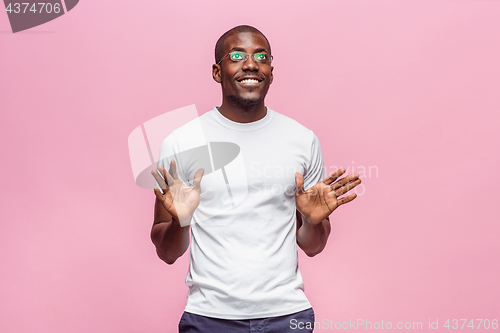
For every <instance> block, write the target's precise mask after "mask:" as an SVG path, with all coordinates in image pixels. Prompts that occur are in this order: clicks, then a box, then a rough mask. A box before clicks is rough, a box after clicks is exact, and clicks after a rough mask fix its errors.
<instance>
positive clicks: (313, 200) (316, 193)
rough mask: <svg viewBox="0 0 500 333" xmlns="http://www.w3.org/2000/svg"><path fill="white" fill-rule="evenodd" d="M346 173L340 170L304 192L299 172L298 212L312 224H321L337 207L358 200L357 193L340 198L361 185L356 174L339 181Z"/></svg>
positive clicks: (297, 179)
mask: <svg viewBox="0 0 500 333" xmlns="http://www.w3.org/2000/svg"><path fill="white" fill-rule="evenodd" d="M344 172H345V170H344V169H339V170H337V171H335V172H334V173H332V174H331V175H330V176H329V177H327V178H325V179H324V180H322V181H320V182H318V183H316V184H315V185H314V186H313V187H311V188H310V189H308V190H304V179H303V178H302V175H301V174H300V173H298V172H297V173H295V183H296V185H297V190H296V191H295V205H296V207H297V210H298V211H299V212H301V213H302V215H304V216H305V217H306V218H307V219H308V220H309V221H310V222H312V223H314V224H319V223H321V222H322V221H323V220H324V219H326V218H327V217H328V216H329V215H330V214H331V213H332V212H333V211H334V210H335V209H337V207H339V206H340V205H342V204H345V203H348V202H350V201H352V200H354V199H355V198H356V193H351V194H349V195H348V196H346V197H343V198H339V196H341V195H343V194H345V193H347V192H348V191H350V190H351V189H353V188H354V187H356V186H358V185H359V184H361V179H359V175H358V174H355V173H354V174H351V175H349V176H346V177H344V178H342V179H340V180H337V178H339V177H340V176H341V175H342V174H344ZM335 180H337V181H335Z"/></svg>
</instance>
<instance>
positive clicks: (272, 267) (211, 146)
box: [158, 108, 325, 319]
mask: <svg viewBox="0 0 500 333" xmlns="http://www.w3.org/2000/svg"><path fill="white" fill-rule="evenodd" d="M207 143H208V144H207ZM172 158H174V159H175V160H176V165H177V172H178V174H179V177H180V178H181V179H182V180H183V181H184V183H185V184H187V185H190V186H191V185H192V181H193V177H194V174H195V172H196V171H197V170H198V169H199V168H200V167H203V168H205V174H204V176H203V179H202V181H201V196H200V204H199V206H198V208H197V209H196V212H195V214H194V216H193V219H192V221H191V248H190V255H189V271H188V274H187V276H186V284H187V286H188V287H189V292H188V296H187V304H186V308H185V311H186V312H190V313H194V314H198V315H203V316H207V317H213V318H222V319H252V318H262V317H272V316H281V315H286V314H290V313H294V312H298V311H302V310H305V309H307V308H310V307H311V304H310V303H309V301H308V300H307V298H306V296H305V294H304V285H303V281H302V276H301V274H300V270H299V268H298V260H297V258H298V254H297V243H296V207H295V197H294V190H295V188H296V184H295V172H299V173H300V174H302V175H303V177H304V186H305V188H306V189H308V188H309V187H311V186H313V185H314V184H316V183H317V182H319V181H321V180H323V179H324V178H325V169H324V163H323V156H322V153H321V147H320V144H319V140H318V138H317V137H316V135H315V134H314V133H313V132H312V131H311V130H309V129H307V128H306V127H304V126H302V125H301V124H299V123H298V122H296V121H295V120H293V119H291V118H289V117H286V116H284V115H281V114H279V113H277V112H275V111H273V110H271V109H270V108H267V114H266V116H265V117H264V118H262V119H260V120H258V121H255V122H252V123H237V122H233V121H231V120H229V119H227V118H225V117H224V116H223V115H222V114H221V113H220V112H219V111H218V110H217V108H214V109H213V110H211V111H209V112H207V113H205V114H204V115H202V116H200V117H198V118H197V119H195V120H193V121H191V122H189V123H188V124H186V125H184V126H182V127H180V128H179V129H177V130H175V131H173V133H172V134H170V135H169V136H168V137H167V138H166V139H165V140H164V142H163V144H162V146H161V149H160V157H159V160H158V164H159V165H162V166H163V167H164V168H166V169H167V170H168V169H169V162H170V159H172Z"/></svg>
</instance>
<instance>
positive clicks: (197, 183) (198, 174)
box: [193, 168, 205, 191]
mask: <svg viewBox="0 0 500 333" xmlns="http://www.w3.org/2000/svg"><path fill="white" fill-rule="evenodd" d="M204 173H205V169H203V168H201V169H198V171H196V173H195V174H194V179H193V189H195V190H197V191H199V190H201V186H200V183H201V179H202V178H203V174H204Z"/></svg>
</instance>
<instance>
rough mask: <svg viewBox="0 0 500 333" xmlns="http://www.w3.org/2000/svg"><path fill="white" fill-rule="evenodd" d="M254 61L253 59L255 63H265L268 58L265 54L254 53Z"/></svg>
mask: <svg viewBox="0 0 500 333" xmlns="http://www.w3.org/2000/svg"><path fill="white" fill-rule="evenodd" d="M254 59H255V61H261V62H265V61H268V60H267V59H268V56H267V53H255V55H254Z"/></svg>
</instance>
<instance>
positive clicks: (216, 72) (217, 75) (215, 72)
mask: <svg viewBox="0 0 500 333" xmlns="http://www.w3.org/2000/svg"><path fill="white" fill-rule="evenodd" d="M212 78H213V79H214V80H215V82H217V83H221V82H222V78H221V72H220V65H216V64H214V65H212Z"/></svg>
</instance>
